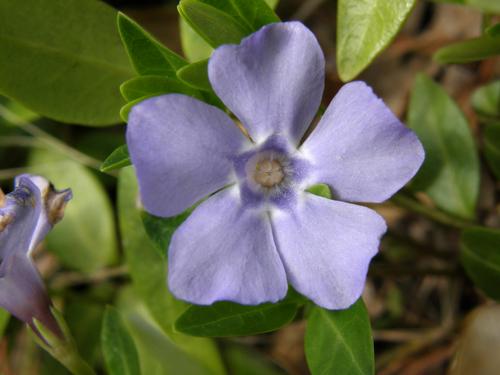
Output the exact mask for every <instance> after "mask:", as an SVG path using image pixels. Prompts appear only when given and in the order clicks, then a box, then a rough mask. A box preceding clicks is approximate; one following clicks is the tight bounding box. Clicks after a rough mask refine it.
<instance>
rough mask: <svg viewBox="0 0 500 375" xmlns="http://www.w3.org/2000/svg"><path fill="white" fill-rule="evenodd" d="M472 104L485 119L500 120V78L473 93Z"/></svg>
mask: <svg viewBox="0 0 500 375" xmlns="http://www.w3.org/2000/svg"><path fill="white" fill-rule="evenodd" d="M472 106H473V107H474V110H475V111H476V112H477V114H478V115H479V116H481V117H483V119H484V120H486V121H499V122H500V80H498V81H493V82H490V83H488V84H487V85H484V86H482V87H480V88H479V89H477V90H476V91H475V92H474V94H472Z"/></svg>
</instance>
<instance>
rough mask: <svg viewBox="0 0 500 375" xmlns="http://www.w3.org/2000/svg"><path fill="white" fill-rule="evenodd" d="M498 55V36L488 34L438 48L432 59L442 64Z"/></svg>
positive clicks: (499, 43)
mask: <svg viewBox="0 0 500 375" xmlns="http://www.w3.org/2000/svg"><path fill="white" fill-rule="evenodd" d="M497 55H500V36H496V37H491V36H489V35H488V34H485V35H483V36H480V37H478V38H474V39H469V40H466V41H463V42H457V43H452V44H450V45H447V46H446V47H443V48H441V49H439V50H438V51H437V52H436V53H435V54H434V59H435V60H436V61H438V62H440V63H442V64H464V63H468V62H472V61H479V60H483V59H486V58H488V57H493V56H497Z"/></svg>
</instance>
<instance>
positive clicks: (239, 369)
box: [224, 345, 285, 375]
mask: <svg viewBox="0 0 500 375" xmlns="http://www.w3.org/2000/svg"><path fill="white" fill-rule="evenodd" d="M224 357H225V359H226V364H227V366H228V368H229V370H230V372H231V374H237V375H256V374H257V375H285V371H283V370H281V369H280V368H279V367H278V366H276V365H275V364H274V363H272V362H271V361H269V360H267V359H266V358H265V357H264V356H262V355H259V353H257V352H255V351H254V350H252V349H251V348H250V347H248V346H242V345H229V346H227V347H226V349H225V351H224Z"/></svg>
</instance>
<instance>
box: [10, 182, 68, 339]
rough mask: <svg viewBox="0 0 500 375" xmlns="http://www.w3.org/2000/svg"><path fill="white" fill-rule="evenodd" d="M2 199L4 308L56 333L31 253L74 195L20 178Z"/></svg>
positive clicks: (22, 318)
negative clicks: (34, 320) (38, 322)
mask: <svg viewBox="0 0 500 375" xmlns="http://www.w3.org/2000/svg"><path fill="white" fill-rule="evenodd" d="M1 195H2V196H1V197H0V306H1V307H3V308H5V309H6V310H7V311H9V312H10V313H11V314H12V315H14V316H15V317H17V318H18V319H20V320H23V321H24V322H26V323H28V324H29V325H30V326H31V327H32V328H33V329H34V330H35V331H36V328H35V327H34V324H33V319H37V320H39V321H40V322H41V323H42V324H43V325H44V326H46V327H47V328H49V329H51V330H52V331H53V332H56V333H59V332H60V331H59V328H58V325H57V323H56V321H55V319H54V317H53V316H52V314H51V312H50V307H51V303H50V300H49V298H48V296H47V292H46V291H45V287H44V285H43V282H42V280H41V279H40V275H39V274H38V271H37V269H36V268H35V266H34V264H33V261H32V259H31V253H32V252H33V250H34V249H35V248H36V246H37V245H38V243H40V241H42V240H43V238H44V237H45V235H46V234H47V233H48V232H49V230H50V229H51V228H52V226H53V225H54V224H55V223H56V222H58V221H59V220H60V219H61V218H62V215H63V212H64V207H65V205H66V202H67V201H68V200H69V199H71V191H70V190H69V189H68V190H64V191H60V192H57V191H55V190H54V188H53V187H52V185H51V184H50V183H49V182H48V181H47V180H46V179H44V178H43V177H40V176H32V175H20V176H18V177H17V178H16V180H15V189H14V191H13V192H11V193H10V194H8V195H6V196H4V195H3V193H2V194H1Z"/></svg>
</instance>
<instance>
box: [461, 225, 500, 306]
mask: <svg viewBox="0 0 500 375" xmlns="http://www.w3.org/2000/svg"><path fill="white" fill-rule="evenodd" d="M460 260H461V261H462V265H463V266H464V268H465V271H466V272H467V274H468V275H469V277H470V278H471V279H472V281H474V283H475V284H476V285H477V286H478V287H479V288H480V289H482V290H483V291H484V292H485V293H486V294H487V295H488V296H489V297H491V298H494V299H496V300H498V301H500V289H499V288H498V286H499V285H500V231H499V230H496V229H490V228H471V229H466V230H464V232H463V233H462V238H461V257H460Z"/></svg>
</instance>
